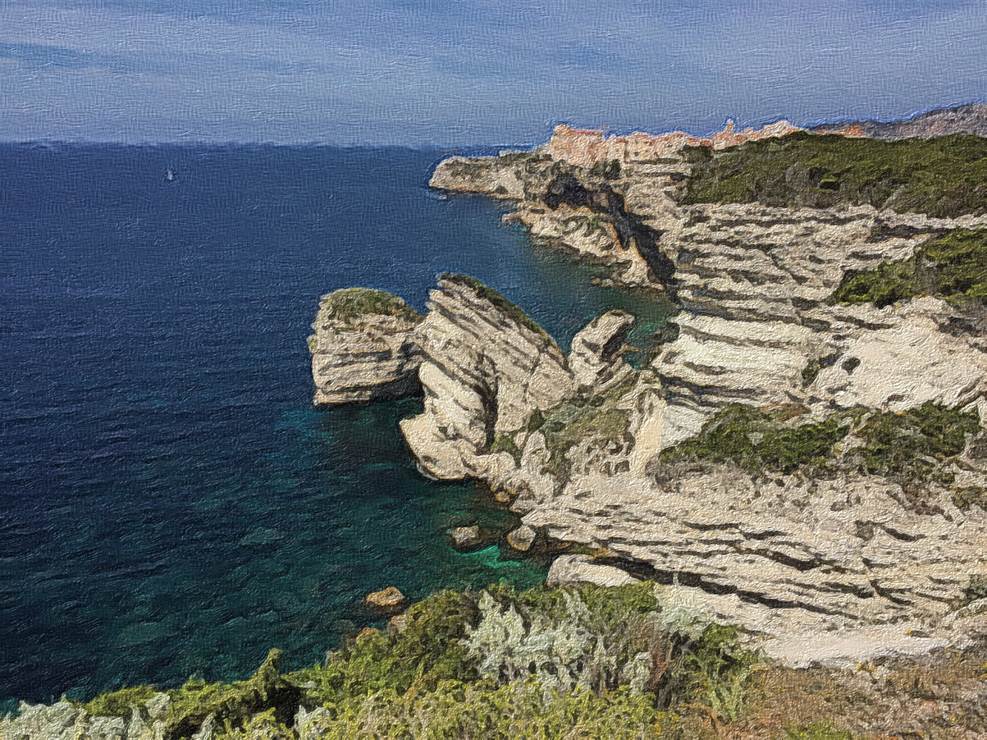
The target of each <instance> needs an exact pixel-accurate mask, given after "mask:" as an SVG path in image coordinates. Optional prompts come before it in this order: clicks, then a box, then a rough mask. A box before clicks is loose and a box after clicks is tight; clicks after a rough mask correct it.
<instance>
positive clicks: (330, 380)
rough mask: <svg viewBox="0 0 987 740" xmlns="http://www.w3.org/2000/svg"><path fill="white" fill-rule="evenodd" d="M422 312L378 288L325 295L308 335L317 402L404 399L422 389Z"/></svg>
mask: <svg viewBox="0 0 987 740" xmlns="http://www.w3.org/2000/svg"><path fill="white" fill-rule="evenodd" d="M420 321H421V316H419V315H418V314H417V313H416V312H415V311H414V310H412V309H411V308H410V307H409V306H408V305H407V304H406V303H405V302H404V301H403V300H402V299H400V298H398V297H397V296H394V295H391V294H390V293H385V292H384V291H380V290H370V289H367V288H345V289H343V290H337V291H335V292H334V293H329V294H328V295H326V296H323V298H322V300H321V302H320V303H319V311H318V313H317V314H316V317H315V322H314V323H313V324H312V329H313V331H314V334H312V336H310V337H309V351H310V352H311V354H312V379H313V381H314V382H315V398H314V403H315V404H316V405H317V406H330V405H334V404H341V403H351V402H354V401H370V400H375V399H386V398H400V397H403V396H409V395H414V394H415V393H417V392H418V390H419V385H418V376H417V373H418V366H419V364H420V363H421V355H420V352H419V350H418V347H417V345H416V344H415V341H414V337H413V334H414V330H415V327H417V325H418V324H419V322H420Z"/></svg>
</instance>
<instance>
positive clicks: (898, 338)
mask: <svg viewBox="0 0 987 740" xmlns="http://www.w3.org/2000/svg"><path fill="white" fill-rule="evenodd" d="M778 133H779V134H782V135H783V134H784V133H785V132H784V131H779V132H778ZM631 140H632V137H627V138H626V139H624V140H620V139H619V138H617V139H615V138H608V137H605V136H603V135H601V134H598V133H594V132H580V131H573V130H558V131H557V132H556V135H555V136H553V140H552V141H551V142H550V143H549V144H548V145H546V146H545V147H543V148H541V149H539V150H537V152H536V153H532V155H531V157H532V159H531V160H525V159H524V158H523V156H521V155H516V154H515V155H513V159H512V160H511V161H510V162H501V163H500V165H501V166H506V167H513V168H514V169H515V172H516V173H517V177H518V181H519V182H520V183H521V186H520V187H517V188H514V189H513V190H512V191H511V192H512V193H515V194H517V195H516V196H515V200H516V201H517V211H516V213H515V214H513V215H512V216H511V217H512V218H515V219H517V220H519V221H520V222H522V223H524V224H525V225H526V226H527V227H528V228H529V229H530V230H531V232H532V235H533V236H535V237H536V238H538V239H539V240H541V241H544V242H546V243H553V244H556V245H558V246H561V247H563V248H566V249H568V250H569V251H571V252H573V253H574V254H578V255H580V256H582V257H585V258H592V259H595V260H598V261H606V262H608V263H609V264H610V266H611V268H612V274H613V276H614V279H615V280H616V281H617V282H622V283H625V284H635V283H637V284H641V283H642V282H644V283H650V284H658V287H661V288H663V289H667V290H670V291H671V292H673V294H674V296H675V297H676V299H677V301H678V303H679V305H680V307H681V309H680V312H679V313H678V315H677V316H675V318H674V322H675V324H676V326H677V330H678V331H677V335H676V334H674V333H673V336H676V338H675V339H674V340H672V341H668V342H666V343H665V344H664V345H663V346H662V347H661V349H660V351H659V352H658V353H657V354H656V355H655V358H654V360H653V361H652V363H651V365H650V367H648V368H646V369H644V370H643V371H639V372H635V371H633V370H631V369H630V368H628V367H627V366H626V364H625V363H623V361H622V360H621V358H620V356H619V355H620V351H619V346H620V345H621V344H622V343H623V333H624V332H626V328H627V326H628V320H627V319H626V318H625V317H622V316H620V315H619V314H606V315H604V316H602V317H600V318H599V319H597V320H596V321H594V322H593V323H591V324H590V326H588V327H587V328H586V329H584V330H583V332H581V333H580V334H579V335H577V337H576V339H575V340H574V342H573V352H572V353H571V354H570V356H569V357H568V358H567V369H568V372H569V373H570V374H571V376H572V388H571V389H570V390H568V391H567V392H566V393H565V394H560V396H559V397H558V398H556V399H555V401H556V402H555V404H554V405H552V406H551V407H550V408H546V407H544V406H543V407H540V409H541V410H540V411H539V414H538V415H537V418H535V416H529V419H528V422H527V423H526V425H525V427H524V429H523V430H520V431H518V432H517V433H515V434H513V435H511V437H510V442H511V446H512V447H513V448H514V450H515V452H514V454H513V455H506V454H504V455H502V456H500V457H499V460H500V461H501V462H502V465H500V466H499V467H498V468H497V469H496V470H495V471H493V470H491V469H485V468H484V467H483V466H479V465H472V466H468V469H467V467H465V466H460V467H459V468H458V471H459V472H461V473H468V474H470V475H474V476H476V477H480V478H482V479H484V480H487V481H488V482H491V484H492V485H494V487H495V488H506V489H509V490H510V491H511V492H512V495H511V496H510V499H509V500H510V501H511V502H512V503H511V505H512V507H513V508H514V509H515V510H516V511H518V512H519V513H522V514H523V519H522V521H523V523H524V524H525V525H526V526H528V527H530V528H531V529H532V530H533V531H537V532H539V533H544V534H545V535H547V536H548V537H549V538H552V539H559V540H564V541H567V542H575V543H580V544H583V545H586V546H588V547H592V548H602V549H605V550H606V551H608V552H609V553H611V554H612V558H611V559H610V560H608V561H606V562H605V563H602V564H601V563H595V562H592V561H588V560H585V559H583V558H584V556H580V559H579V560H578V561H576V560H565V561H562V562H561V564H560V565H559V567H558V570H559V571H560V572H561V571H562V569H563V566H565V568H570V569H571V567H574V566H575V565H578V566H579V567H580V568H582V567H584V566H593V567H603V566H604V565H606V566H612V565H613V564H614V563H615V562H621V561H622V562H624V563H626V564H628V567H630V568H631V570H632V572H633V573H634V574H635V575H638V574H640V575H647V576H649V577H654V578H658V579H659V580H664V581H666V582H669V583H671V584H676V583H677V584H678V586H675V588H682V589H685V590H686V591H691V592H693V593H695V594H697V595H700V596H701V598H702V599H704V600H705V602H706V603H707V604H708V605H710V606H711V608H713V609H714V610H715V611H717V615H718V616H719V617H720V618H722V619H725V620H728V621H735V622H739V623H741V624H744V625H745V626H747V627H748V628H749V629H750V630H751V631H752V632H756V633H759V634H763V635H774V636H776V637H778V636H784V635H788V636H791V635H796V634H804V633H806V632H811V631H814V630H817V631H818V630H836V631H838V632H842V633H847V630H851V629H864V630H865V631H866V629H869V628H870V627H871V626H873V625H886V624H894V625H897V627H896V628H895V629H897V628H898V627H901V626H902V625H911V627H914V628H915V629H917V630H926V631H928V630H933V631H936V630H939V629H940V628H942V629H945V627H944V626H943V625H945V624H946V622H947V621H948V620H949V619H950V617H949V615H950V614H951V613H952V610H954V609H955V608H956V606H957V605H958V604H960V603H961V602H962V600H963V599H964V594H965V593H967V589H968V588H969V584H970V576H971V574H974V575H976V574H985V573H987V558H985V551H984V544H983V543H984V542H985V541H987V539H985V535H987V529H985V527H987V514H985V511H984V509H983V507H982V506H981V505H979V504H976V505H962V506H961V505H959V504H962V501H963V500H964V499H962V497H960V498H957V497H956V495H955V492H956V490H958V489H959V488H964V487H965V488H966V489H969V490H971V491H981V490H985V488H984V487H985V486H987V477H985V474H987V460H985V455H984V453H983V449H982V448H984V447H987V445H984V444H983V443H981V442H978V441H977V440H978V439H981V438H984V436H985V435H984V432H983V431H981V432H980V433H979V435H973V436H972V437H971V436H970V434H969V433H968V434H967V439H966V445H967V447H966V451H965V452H964V453H963V454H962V455H959V456H956V455H954V457H953V458H951V461H950V462H949V463H948V466H947V467H948V468H949V470H948V476H950V477H951V478H952V479H953V482H952V483H950V484H948V485H945V484H943V485H940V484H938V483H928V484H923V485H924V488H923V491H924V493H923V496H925V497H926V498H925V500H924V502H923V505H922V506H921V507H916V505H915V502H914V500H913V497H914V491H911V490H906V488H907V487H908V485H910V484H908V483H906V482H903V481H902V480H898V479H895V478H894V477H893V476H890V477H889V476H888V475H879V474H876V473H874V472H868V470H863V469H860V468H859V467H856V468H854V467H852V466H851V467H847V466H843V467H841V464H840V463H839V462H837V463H834V464H835V468H834V469H833V470H830V471H829V472H827V473H826V474H825V475H808V474H804V473H803V472H800V471H794V472H788V473H785V472H778V471H756V472H752V471H745V470H742V469H740V468H738V467H737V466H735V465H731V464H720V463H717V464H706V463H704V464H699V465H687V464H686V465H677V466H670V465H668V464H665V463H663V462H662V460H664V459H665V458H664V456H662V454H661V453H662V452H663V451H664V450H668V449H669V448H672V447H675V446H676V445H678V444H680V443H682V442H684V441H686V440H692V439H695V438H696V437H697V435H698V434H700V432H701V431H702V430H703V429H704V428H705V425H707V424H708V423H710V422H711V420H713V419H714V418H716V417H717V414H718V413H719V412H721V411H723V410H724V409H727V408H729V407H732V405H735V404H739V405H740V406H741V407H750V408H755V409H758V410H768V412H770V413H778V414H789V415H790V416H791V415H794V416H796V417H798V418H799V419H800V420H801V421H799V422H797V423H810V422H811V423H816V422H820V423H821V422H822V421H823V420H826V419H830V418H833V415H834V414H839V413H843V412H845V411H846V410H849V409H857V408H862V409H865V410H866V412H865V413H868V414H874V413H888V414H893V413H897V412H905V411H909V410H912V409H916V408H918V407H922V406H923V404H927V403H929V402H932V403H935V404H940V405H941V406H943V407H946V408H951V409H956V410H965V411H974V412H976V413H977V414H979V418H980V419H981V422H980V423H981V429H983V425H984V423H985V422H987V400H985V399H987V382H985V379H987V342H985V340H984V335H983V330H982V321H980V320H978V319H976V317H971V316H969V315H967V314H966V313H964V310H963V309H960V308H958V307H957V306H955V305H953V304H950V303H947V302H945V301H943V300H941V299H938V298H932V297H925V298H917V299H913V300H910V301H906V302H902V303H898V304H894V305H891V306H887V307H884V308H877V307H875V306H872V305H868V304H853V305H848V304H839V303H837V302H835V301H834V300H833V296H834V293H835V292H836V291H837V289H838V287H839V286H840V284H841V282H842V281H843V280H844V278H846V277H847V276H848V275H850V274H851V273H853V272H857V271H863V270H867V269H871V268H874V267H875V266H877V265H881V264H885V263H887V262H892V261H900V260H904V259H907V258H909V257H911V256H912V255H913V254H914V253H915V250H916V248H917V247H918V246H919V245H921V244H922V243H923V242H925V241H927V240H928V239H930V238H931V237H934V236H937V235H940V234H942V233H944V232H946V231H950V230H953V229H957V228H961V227H963V228H972V227H982V226H987V219H984V218H983V217H980V218H977V217H970V216H967V217H961V218H954V219H937V218H930V217H927V216H922V215H917V214H898V213H893V212H891V211H878V210H875V209H874V208H873V207H870V206H858V207H841V208H838V209H837V208H834V209H807V208H803V209H791V208H772V207H767V206H763V205H758V204H740V205H722V204H699V205H683V204H681V203H680V198H679V197H678V196H679V193H680V192H681V191H682V187H683V183H684V182H685V181H686V179H687V178H688V177H689V174H690V171H691V165H690V163H689V158H688V156H686V153H685V152H684V150H683V147H684V146H686V145H689V144H691V145H695V142H693V141H691V140H690V139H689V138H688V137H686V136H684V135H683V136H669V137H666V138H664V139H661V140H660V141H657V142H656V141H655V140H654V139H651V140H649V141H648V142H645V141H644V140H641V141H637V142H636V147H637V148H635V149H633V150H632V149H631V148H630V144H631ZM702 145H704V146H710V147H712V148H716V147H722V146H729V145H730V142H729V141H728V139H727V138H721V139H720V140H719V143H718V144H713V143H711V142H709V143H705V144H702ZM649 147H650V149H649ZM546 155H547V156H548V160H549V161H546ZM613 161H616V163H617V164H616V165H612V162H613ZM468 179H469V178H468V175H466V174H461V179H460V187H462V188H464V189H469V183H468ZM642 237H643V239H642ZM635 264H637V265H639V268H635V267H634V265H635ZM978 327H980V328H978ZM487 385H488V386H489V385H491V383H490V382H488V383H487ZM864 418H867V417H864ZM887 418H888V419H890V421H889V422H888V423H889V424H890V425H891V426H893V425H894V423H895V422H894V417H893V416H888V417H887ZM791 423H792V424H796V422H791ZM504 431H510V430H509V429H506V428H505V429H504ZM855 433H856V432H854V433H851V434H849V436H847V438H846V439H845V440H844V441H843V442H841V443H840V446H839V449H838V450H836V451H835V452H834V455H836V456H837V458H838V457H839V455H851V456H852V454H853V453H852V450H853V449H855V445H859V444H860V441H859V440H858V439H856V438H855V437H854V434H855ZM758 434H759V433H758ZM755 436H756V435H755ZM961 441H962V440H961ZM961 446H962V445H961ZM442 449H447V445H444V444H441V443H437V444H436V446H435V449H434V451H433V452H432V453H431V454H433V455H435V456H439V455H440V454H441V452H440V450H442ZM978 450H979V451H978ZM937 464H938V463H937ZM977 500H982V501H987V498H984V499H980V498H978V499H977ZM916 625H917V626H916ZM911 627H909V629H910V628H911ZM893 631H894V630H892V632H893ZM861 634H863V633H861ZM868 634H869V633H868ZM889 634H890V633H889ZM779 639H780V638H779ZM861 639H862V640H863V641H864V642H866V640H864V638H861ZM868 639H870V638H868ZM937 639H938V638H937ZM943 639H945V638H943ZM933 642H935V640H933ZM779 644H781V643H779ZM909 644H911V643H909ZM937 644H938V643H937Z"/></svg>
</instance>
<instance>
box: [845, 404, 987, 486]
mask: <svg viewBox="0 0 987 740" xmlns="http://www.w3.org/2000/svg"><path fill="white" fill-rule="evenodd" d="M979 429H980V420H979V417H978V415H977V412H976V411H968V412H961V411H957V410H956V409H950V408H946V407H945V406H942V405H940V404H937V403H933V402H931V401H929V402H926V403H924V404H922V405H921V406H918V407H916V408H913V409H909V410H908V411H905V412H904V413H900V414H896V413H893V412H886V413H881V414H874V415H873V416H871V417H870V418H868V419H866V420H865V421H864V422H863V424H862V425H861V427H860V429H859V430H858V431H857V432H856V434H857V435H858V436H859V437H860V439H861V444H860V446H858V447H856V448H855V449H854V451H853V453H852V457H851V459H852V460H853V461H854V462H855V463H856V465H857V466H858V467H859V468H860V469H861V470H863V471H864V472H866V473H870V474H871V475H882V476H885V477H887V478H892V479H894V480H897V481H898V482H899V483H901V484H902V485H905V486H911V485H914V484H923V483H928V482H930V481H938V482H940V483H950V482H952V480H953V476H952V473H950V472H949V471H948V470H946V469H944V467H943V465H942V463H943V462H945V461H947V460H949V459H950V458H952V457H954V456H955V455H958V454H959V453H961V452H962V451H963V448H964V447H965V446H966V436H967V435H968V434H975V433H976V432H977V431H979Z"/></svg>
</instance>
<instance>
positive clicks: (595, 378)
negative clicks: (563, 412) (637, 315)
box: [569, 311, 634, 391]
mask: <svg viewBox="0 0 987 740" xmlns="http://www.w3.org/2000/svg"><path fill="white" fill-rule="evenodd" d="M633 326H634V317H633V316H632V315H631V314H629V313H627V312H626V311H607V312H606V313H605V314H602V315H601V316H599V317H597V318H595V319H593V320H592V321H591V322H590V323H589V324H587V325H586V327H585V328H584V329H582V331H580V332H579V333H577V334H576V336H575V337H573V339H572V350H571V351H570V352H569V369H570V371H571V372H572V377H573V381H574V382H575V384H576V387H577V388H580V389H596V390H598V391H604V390H606V389H607V388H609V387H611V386H612V385H614V384H617V383H620V382H622V381H624V380H625V379H626V378H627V377H628V375H630V374H631V373H632V372H633V371H632V370H631V368H630V366H629V365H628V364H627V363H626V362H622V361H621V357H620V355H621V352H622V351H623V350H624V347H625V342H626V340H627V335H628V333H629V332H630V330H631V328H632V327H633Z"/></svg>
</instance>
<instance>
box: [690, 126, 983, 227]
mask: <svg viewBox="0 0 987 740" xmlns="http://www.w3.org/2000/svg"><path fill="white" fill-rule="evenodd" d="M689 157H690V159H691V161H692V162H693V165H694V168H693V172H692V175H691V177H690V178H689V181H688V186H687V190H686V193H685V202H687V203H753V202H760V203H764V204H766V205H774V206H788V207H796V206H804V207H810V208H829V207H832V206H835V205H839V204H857V205H862V204H870V205H873V206H875V207H876V208H889V209H892V210H895V211H898V212H918V213H927V214H929V215H932V216H940V217H952V216H958V215H961V214H966V213H972V214H982V213H987V139H983V138H980V137H976V136H964V135H954V136H945V137H942V138H937V139H906V140H902V141H878V140H874V139H849V138H844V137H840V136H818V135H814V134H808V133H800V134H795V135H793V136H788V137H785V138H783V139H767V140H764V141H757V142H751V143H748V144H744V145H743V146H739V147H735V148H732V149H727V150H725V151H721V152H710V151H709V150H708V149H704V148H695V149H692V150H690V151H689Z"/></svg>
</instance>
